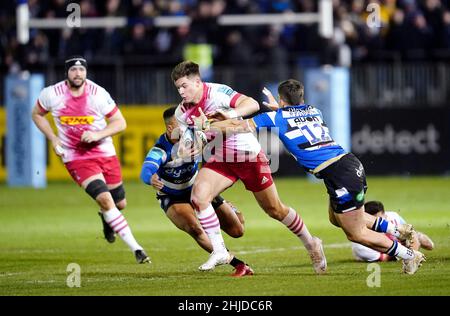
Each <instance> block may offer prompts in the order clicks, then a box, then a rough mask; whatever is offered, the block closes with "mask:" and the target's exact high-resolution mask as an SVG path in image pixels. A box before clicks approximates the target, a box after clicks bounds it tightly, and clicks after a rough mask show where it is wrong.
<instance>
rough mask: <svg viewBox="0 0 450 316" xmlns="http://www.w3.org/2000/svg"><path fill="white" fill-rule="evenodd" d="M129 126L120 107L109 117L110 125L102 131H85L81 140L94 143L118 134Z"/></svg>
mask: <svg viewBox="0 0 450 316" xmlns="http://www.w3.org/2000/svg"><path fill="white" fill-rule="evenodd" d="M126 128H127V122H126V121H125V118H124V117H123V115H122V112H120V110H119V109H117V110H116V111H115V113H114V114H113V115H111V116H110V117H109V119H108V125H106V127H105V128H104V129H102V130H101V131H85V132H84V133H83V135H81V141H83V142H86V143H92V142H96V141H99V140H101V139H103V138H105V137H108V136H113V135H116V134H118V133H120V132H122V131H123V130H125V129H126Z"/></svg>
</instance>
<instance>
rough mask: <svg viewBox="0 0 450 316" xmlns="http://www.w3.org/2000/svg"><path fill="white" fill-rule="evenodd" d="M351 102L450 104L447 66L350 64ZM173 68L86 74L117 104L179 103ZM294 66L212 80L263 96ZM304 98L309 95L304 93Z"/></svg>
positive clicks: (111, 68)
mask: <svg viewBox="0 0 450 316" xmlns="http://www.w3.org/2000/svg"><path fill="white" fill-rule="evenodd" d="M63 71H64V70H63V68H62V67H61V66H59V65H58V66H57V65H55V64H49V65H47V66H46V68H45V69H43V72H44V73H45V74H46V85H50V84H53V83H55V82H57V81H59V80H62V79H63V77H62V74H63ZM350 72H351V87H350V94H351V95H350V97H351V106H352V107H356V108H363V107H377V108H383V107H418V106H430V107H437V106H450V104H449V100H450V65H449V64H445V63H425V64H377V65H359V66H355V67H352V68H351V69H350ZM170 73H171V68H167V67H155V66H153V65H139V64H136V65H130V64H124V63H123V62H117V63H111V64H109V63H108V64H93V63H90V65H89V78H90V79H92V80H94V81H95V82H97V83H98V84H100V85H101V86H103V87H105V88H106V89H107V90H108V91H109V92H110V94H111V95H112V96H113V98H114V99H115V100H116V102H118V103H119V104H177V103H178V102H179V96H178V94H177V91H176V89H175V87H174V86H173V84H172V81H171V79H170ZM303 75H304V70H303V69H300V68H298V67H291V68H288V67H282V66H280V65H272V66H270V65H269V66H265V67H241V66H240V67H216V68H215V69H214V79H213V81H215V82H220V83H224V84H227V85H229V86H231V87H233V88H234V89H236V90H238V91H240V92H242V93H245V94H248V95H250V96H252V97H254V98H255V99H257V100H261V99H262V98H263V96H262V95H261V89H262V87H263V86H265V85H267V84H270V83H277V82H279V81H281V80H284V79H286V78H296V79H299V80H301V81H302V80H303ZM4 77H5V74H4V73H2V74H0V80H1V82H2V84H1V85H0V104H1V105H3V104H4V101H5V100H4V92H3V88H4V87H3V86H4V85H3V83H4ZM306 97H307V96H306Z"/></svg>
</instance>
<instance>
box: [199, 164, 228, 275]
mask: <svg viewBox="0 0 450 316" xmlns="http://www.w3.org/2000/svg"><path fill="white" fill-rule="evenodd" d="M232 184H233V181H231V180H230V179H228V178H227V177H224V176H223V175H221V174H219V173H217V172H215V171H213V170H211V169H208V168H202V169H200V171H199V173H198V175H197V177H196V178H195V182H194V186H193V188H192V194H191V201H192V204H193V205H194V207H195V209H196V214H197V218H198V220H199V221H200V224H201V225H202V227H203V229H204V230H205V232H206V234H207V235H208V237H209V239H210V241H211V244H212V247H213V252H212V253H211V255H210V257H209V259H208V261H206V262H205V263H204V264H202V265H201V266H200V267H199V270H201V271H208V270H212V269H214V267H215V266H218V265H222V264H227V263H229V262H230V261H231V259H232V256H231V255H230V254H229V253H228V250H227V248H226V246H225V242H224V240H223V237H222V233H221V231H220V222H219V219H218V217H217V215H216V212H215V210H214V208H213V207H212V205H211V201H212V200H213V198H214V197H215V196H217V195H218V194H219V193H220V192H222V191H223V190H225V189H226V188H228V187H229V186H231V185H232Z"/></svg>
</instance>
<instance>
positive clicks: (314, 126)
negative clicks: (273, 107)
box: [264, 104, 345, 171]
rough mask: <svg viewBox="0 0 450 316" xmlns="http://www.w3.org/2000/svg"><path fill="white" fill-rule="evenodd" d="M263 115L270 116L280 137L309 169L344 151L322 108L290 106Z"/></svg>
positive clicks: (303, 105) (300, 162)
mask: <svg viewBox="0 0 450 316" xmlns="http://www.w3.org/2000/svg"><path fill="white" fill-rule="evenodd" d="M264 115H267V116H269V117H271V119H272V120H273V121H274V125H275V126H276V127H277V128H278V129H279V130H278V132H279V137H280V140H281V141H282V142H283V144H284V145H285V147H286V148H287V150H288V151H289V152H290V153H291V154H292V155H294V156H295V158H296V159H297V162H298V163H299V164H300V165H302V166H303V167H304V168H305V169H306V170H308V171H310V170H314V169H315V168H316V167H317V166H319V165H320V164H321V163H323V162H325V161H327V160H329V159H331V158H334V157H337V156H339V155H341V154H344V153H345V150H344V149H343V148H342V147H341V146H340V145H339V144H337V143H336V142H335V141H334V140H333V139H332V137H331V135H330V133H329V130H328V127H327V125H326V123H325V122H324V120H323V117H322V113H321V112H320V110H319V109H317V108H315V107H313V106H311V105H306V104H302V105H297V106H287V107H283V108H281V109H278V110H277V111H276V112H269V113H264Z"/></svg>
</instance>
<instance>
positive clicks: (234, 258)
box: [230, 257, 245, 268]
mask: <svg viewBox="0 0 450 316" xmlns="http://www.w3.org/2000/svg"><path fill="white" fill-rule="evenodd" d="M241 263H242V264H245V262H244V261H241V260H239V259H238V258H236V257H233V259H232V260H231V261H230V265H231V266H233V267H235V268H236V266H237V265H238V264H241Z"/></svg>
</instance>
